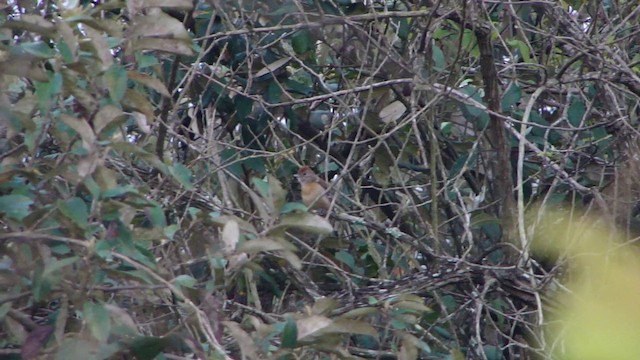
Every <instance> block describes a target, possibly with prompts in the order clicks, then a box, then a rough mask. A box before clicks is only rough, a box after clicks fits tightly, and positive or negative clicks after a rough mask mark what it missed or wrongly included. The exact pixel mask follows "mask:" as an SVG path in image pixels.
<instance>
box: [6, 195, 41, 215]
mask: <svg viewBox="0 0 640 360" xmlns="http://www.w3.org/2000/svg"><path fill="white" fill-rule="evenodd" d="M32 204H33V200H31V199H29V198H28V197H26V196H24V195H5V196H0V213H4V214H5V215H6V216H7V217H9V218H12V219H14V220H18V221H22V219H24V218H25V217H26V216H27V215H29V206H31V205H32Z"/></svg>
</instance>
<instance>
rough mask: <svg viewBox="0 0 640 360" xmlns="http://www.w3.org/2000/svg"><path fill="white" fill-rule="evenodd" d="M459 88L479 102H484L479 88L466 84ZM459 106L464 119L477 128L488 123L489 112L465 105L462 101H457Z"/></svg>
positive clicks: (483, 126) (482, 127) (481, 127)
mask: <svg viewBox="0 0 640 360" xmlns="http://www.w3.org/2000/svg"><path fill="white" fill-rule="evenodd" d="M461 90H462V92H464V93H465V94H467V95H469V97H470V98H472V99H473V100H476V101H477V102H479V103H481V104H484V100H482V96H481V95H480V90H479V89H478V88H476V87H475V86H473V85H467V86H465V87H463V88H462V89H461ZM485 105H486V104H485ZM459 107H460V110H461V111H462V115H464V117H465V119H467V121H469V122H471V123H472V124H474V125H475V127H476V129H478V130H481V129H484V128H485V127H487V125H488V124H489V114H487V111H486V110H484V109H479V108H477V107H475V106H472V105H467V104H464V103H459Z"/></svg>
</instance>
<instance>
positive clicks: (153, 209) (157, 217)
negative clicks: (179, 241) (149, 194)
mask: <svg viewBox="0 0 640 360" xmlns="http://www.w3.org/2000/svg"><path fill="white" fill-rule="evenodd" d="M145 214H146V215H147V218H148V219H149V221H151V224H153V226H155V227H160V228H164V227H166V226H167V219H166V217H165V215H164V209H162V208H161V207H160V206H150V207H148V208H146V209H145Z"/></svg>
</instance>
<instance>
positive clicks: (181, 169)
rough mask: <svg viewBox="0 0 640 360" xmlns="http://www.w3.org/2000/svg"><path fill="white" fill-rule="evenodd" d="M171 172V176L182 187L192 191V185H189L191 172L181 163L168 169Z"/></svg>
mask: <svg viewBox="0 0 640 360" xmlns="http://www.w3.org/2000/svg"><path fill="white" fill-rule="evenodd" d="M169 169H170V171H171V175H173V177H174V178H175V179H176V180H178V182H179V183H180V184H181V185H182V186H184V188H185V189H187V190H193V189H194V187H193V184H192V183H191V170H189V168H187V167H186V166H184V165H182V164H181V163H175V164H174V165H173V166H172V167H170V168H169Z"/></svg>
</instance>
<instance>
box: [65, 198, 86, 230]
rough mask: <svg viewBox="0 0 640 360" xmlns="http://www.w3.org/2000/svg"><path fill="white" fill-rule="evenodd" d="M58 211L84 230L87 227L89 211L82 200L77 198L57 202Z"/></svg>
mask: <svg viewBox="0 0 640 360" xmlns="http://www.w3.org/2000/svg"><path fill="white" fill-rule="evenodd" d="M58 209H60V212H62V213H63V214H64V215H65V216H66V217H68V218H69V219H71V221H73V222H74V223H76V224H77V225H79V226H80V227H82V228H85V227H86V226H87V225H88V219H89V209H88V207H87V204H86V203H85V202H84V200H82V199H80V198H79V197H72V198H70V199H67V200H66V201H62V200H60V201H58Z"/></svg>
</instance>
